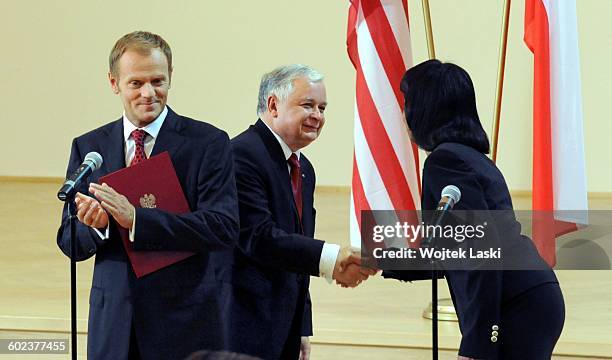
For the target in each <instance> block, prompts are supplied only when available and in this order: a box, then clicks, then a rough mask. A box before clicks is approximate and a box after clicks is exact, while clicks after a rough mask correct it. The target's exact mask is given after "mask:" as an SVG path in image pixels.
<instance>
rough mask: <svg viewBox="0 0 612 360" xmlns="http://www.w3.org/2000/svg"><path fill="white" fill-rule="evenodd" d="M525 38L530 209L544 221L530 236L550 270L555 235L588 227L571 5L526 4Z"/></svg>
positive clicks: (552, 1)
mask: <svg viewBox="0 0 612 360" xmlns="http://www.w3.org/2000/svg"><path fill="white" fill-rule="evenodd" d="M524 40H525V43H526V44H527V46H528V47H529V49H530V50H531V52H533V56H534V78H533V210H534V213H540V215H538V217H539V218H540V220H544V221H539V222H535V220H534V228H533V238H534V241H535V243H536V245H537V247H538V250H539V252H540V254H541V255H542V256H543V257H544V259H545V260H546V261H547V262H548V263H549V264H550V265H551V266H552V265H554V264H555V261H556V260H555V237H556V236H560V235H563V234H565V233H568V232H571V231H574V230H576V229H577V224H586V223H587V212H586V210H587V209H588V204H587V185H586V174H585V161H584V136H583V128H582V94H581V92H582V90H581V85H580V56H579V52H578V31H577V20H576V1H575V0H526V1H525V38H524ZM565 210H572V211H571V212H569V211H565ZM574 210H575V211H574ZM542 214H546V215H545V216H544V218H546V217H548V220H546V219H542Z"/></svg>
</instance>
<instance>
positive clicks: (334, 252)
mask: <svg viewBox="0 0 612 360" xmlns="http://www.w3.org/2000/svg"><path fill="white" fill-rule="evenodd" d="M338 253H340V245H337V244H329V243H323V250H321V259H320V260H319V276H321V277H324V278H325V279H326V280H327V282H328V283H330V284H331V283H332V281H333V280H334V278H333V276H334V267H336V259H337V258H338Z"/></svg>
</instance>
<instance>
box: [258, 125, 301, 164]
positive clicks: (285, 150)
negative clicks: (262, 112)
mask: <svg viewBox="0 0 612 360" xmlns="http://www.w3.org/2000/svg"><path fill="white" fill-rule="evenodd" d="M262 122H263V123H264V124H265V125H266V127H267V128H268V129H269V130H270V132H271V133H272V135H274V137H275V138H276V140H277V141H278V143H279V144H280V146H281V148H282V149H283V154H284V155H285V160H289V157H290V156H291V154H293V151H291V148H289V145H287V143H286V142H285V141H284V140H283V138H281V137H280V136H279V135H278V134H277V133H275V132H274V130H272V128H271V127H270V126H269V125H268V124H267V123H266V122H265V121H263V120H262ZM295 155H296V156H297V158H298V160H300V150H297V151H296V152H295Z"/></svg>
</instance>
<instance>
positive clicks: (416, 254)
mask: <svg viewBox="0 0 612 360" xmlns="http://www.w3.org/2000/svg"><path fill="white" fill-rule="evenodd" d="M486 227H487V223H486V222H484V223H483V224H478V225H426V224H425V223H423V222H421V223H419V224H416V225H414V224H412V223H410V222H408V221H403V222H400V221H396V222H395V224H387V225H374V226H373V227H372V241H373V242H374V243H378V244H380V243H384V242H385V241H389V240H395V239H404V240H405V241H406V242H407V243H409V244H416V243H419V242H420V241H421V240H427V239H433V240H435V239H440V238H444V239H453V240H454V241H455V242H457V243H462V242H464V241H466V240H478V239H480V240H482V239H484V238H485V235H486V232H485V229H486ZM501 252H502V250H501V247H497V248H489V249H486V250H479V249H475V248H473V247H468V248H459V247H456V248H445V247H435V246H431V247H416V248H415V247H404V248H384V247H374V248H373V250H372V256H373V257H374V258H375V259H429V260H437V261H445V260H446V259H467V258H473V259H501Z"/></svg>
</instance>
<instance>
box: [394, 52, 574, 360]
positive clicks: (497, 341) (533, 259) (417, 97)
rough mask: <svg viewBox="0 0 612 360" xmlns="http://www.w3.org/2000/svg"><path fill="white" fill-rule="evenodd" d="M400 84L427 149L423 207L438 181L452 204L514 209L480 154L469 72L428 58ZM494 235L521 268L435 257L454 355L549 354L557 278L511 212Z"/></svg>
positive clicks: (410, 120)
mask: <svg viewBox="0 0 612 360" xmlns="http://www.w3.org/2000/svg"><path fill="white" fill-rule="evenodd" d="M401 90H402V92H403V93H404V99H405V104H404V107H405V109H404V113H405V116H406V121H407V124H408V128H409V131H410V137H411V139H412V141H414V142H415V143H416V144H417V145H418V146H419V147H420V148H422V149H423V150H426V151H427V152H429V155H428V157H427V159H426V160H425V164H424V168H423V186H422V210H423V211H431V210H434V209H435V208H436V207H437V204H438V201H439V200H440V193H441V191H442V189H443V188H444V187H445V186H446V185H448V184H453V185H456V186H457V187H458V188H459V189H460V190H461V193H462V196H461V201H460V202H458V203H457V205H456V206H455V210H467V211H473V210H484V211H487V212H492V211H494V210H505V211H507V212H510V213H512V201H511V198H510V194H509V192H508V187H507V185H506V182H505V180H504V177H503V176H502V174H501V172H500V171H499V169H498V168H497V167H496V166H495V164H494V163H493V162H492V161H491V160H489V158H488V157H487V156H486V155H485V154H487V153H488V152H489V140H488V139H487V135H486V133H485V131H484V130H483V128H482V125H481V123H480V120H479V118H478V112H477V110H476V97H475V94H474V86H473V84H472V80H471V79H470V76H469V75H468V74H467V72H466V71H465V70H463V69H462V68H460V67H459V66H457V65H454V64H450V63H442V62H440V61H438V60H429V61H426V62H423V63H421V64H419V65H417V66H414V67H413V68H411V69H409V70H408V71H407V72H406V74H405V75H404V77H403V78H402V82H401ZM512 214H513V213H512ZM500 241H501V242H502V243H506V244H507V243H511V244H512V245H511V246H512V247H513V249H514V251H517V250H518V251H519V253H520V258H521V259H520V260H521V262H522V263H524V264H529V265H527V266H526V269H527V270H503V269H500V268H498V269H494V270H474V269H465V270H445V269H444V266H443V265H441V267H442V269H441V272H442V274H443V275H444V277H445V278H446V280H447V282H448V286H449V289H450V292H451V297H452V300H453V303H454V305H455V309H456V310H457V315H458V318H459V327H460V329H461V333H462V339H461V344H460V347H459V359H550V357H551V355H552V351H553V348H554V346H555V344H556V342H557V339H558V338H559V336H560V334H561V330H562V328H563V322H564V319H565V308H564V303H563V296H562V294H561V290H560V288H559V284H558V281H557V278H556V277H555V274H554V272H553V271H552V270H551V269H550V267H548V265H546V263H545V262H544V260H542V258H541V257H540V256H539V254H538V253H537V250H536V249H535V247H534V246H533V243H532V242H531V240H530V239H529V238H527V237H525V236H522V235H521V234H520V224H518V222H517V221H516V220H515V218H514V215H512V217H511V226H510V227H508V228H504V231H501V232H500ZM534 269H542V270H534ZM414 275H415V274H414V273H412V274H411V272H410V271H391V272H385V273H383V276H385V277H394V278H397V279H400V280H414V279H416V278H417V277H415V276H414Z"/></svg>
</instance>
